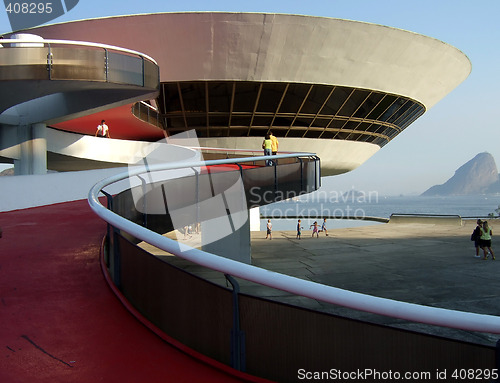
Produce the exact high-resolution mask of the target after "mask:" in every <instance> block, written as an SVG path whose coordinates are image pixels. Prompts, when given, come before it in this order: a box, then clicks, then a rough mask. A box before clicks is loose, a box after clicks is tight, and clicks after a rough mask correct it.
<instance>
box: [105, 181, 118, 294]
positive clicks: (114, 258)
mask: <svg viewBox="0 0 500 383" xmlns="http://www.w3.org/2000/svg"><path fill="white" fill-rule="evenodd" d="M101 193H102V194H104V195H105V197H106V199H107V206H108V209H109V210H111V211H113V196H112V195H111V194H109V193H107V192H105V191H104V190H101ZM106 244H107V260H106V266H107V267H108V268H111V270H110V271H111V277H112V279H113V282H114V284H115V285H116V287H117V288H120V286H121V257H120V246H119V244H118V229H116V228H115V227H114V226H112V225H111V224H109V223H108V227H107V241H106Z"/></svg>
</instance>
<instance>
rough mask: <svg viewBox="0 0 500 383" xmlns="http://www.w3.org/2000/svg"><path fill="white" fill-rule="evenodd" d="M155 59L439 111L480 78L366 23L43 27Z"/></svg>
mask: <svg viewBox="0 0 500 383" xmlns="http://www.w3.org/2000/svg"><path fill="white" fill-rule="evenodd" d="M30 32H31V33H36V34H38V35H41V36H43V37H45V38H59V39H60V38H64V39H74V40H83V41H94V42H101V43H108V44H112V45H117V46H122V47H126V48H130V49H135V50H138V51H140V52H144V53H146V54H149V55H150V56H152V57H154V58H155V59H156V60H157V61H158V64H159V66H160V68H161V79H160V80H161V81H188V80H190V81H192V80H241V81H283V82H299V83H317V84H335V85H345V86H352V87H359V88H367V89H374V90H379V91H383V92H387V93H395V94H399V95H403V96H406V97H409V98H412V99H414V100H417V101H420V102H421V103H423V104H424V105H425V106H426V107H427V108H430V107H431V106H432V105H434V104H435V103H436V102H437V101H439V100H440V99H441V98H443V97H444V96H445V95H446V94H447V93H449V92H450V91H451V90H452V89H453V88H455V87H456V86H457V85H458V84H460V83H461V82H462V81H463V80H464V79H465V78H466V77H467V76H468V75H469V73H470V71H471V64H470V61H469V59H468V58H467V57H466V56H465V55H464V54H463V53H462V52H461V51H459V50H458V49H456V48H454V47H452V46H450V45H448V44H446V43H444V42H442V41H439V40H436V39H433V38H431V37H427V36H423V35H419V34H416V33H412V32H408V31H404V30H400V29H396V28H391V27H386V26H382V25H376V24H369V23H363V22H357V21H349V20H341V19H332V18H324V17H311V16H298V15H283V14H261V13H222V12H221V13H213V12H202V13H156V14H149V15H133V16H124V17H109V18H102V19H92V20H86V21H78V22H72V23H66V24H56V25H52V26H45V27H39V28H34V29H33V30H30Z"/></svg>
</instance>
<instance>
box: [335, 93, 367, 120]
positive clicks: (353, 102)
mask: <svg viewBox="0 0 500 383" xmlns="http://www.w3.org/2000/svg"><path fill="white" fill-rule="evenodd" d="M368 95H369V92H368V91H366V90H360V89H358V90H355V91H354V92H352V94H351V95H350V97H349V98H348V99H347V101H346V102H345V103H344V105H343V106H342V108H341V109H340V110H339V112H338V113H337V114H338V115H339V116H346V117H351V116H352V115H353V114H354V112H355V111H356V110H357V109H358V107H359V105H361V104H362V103H363V101H365V100H366V98H367V97H368Z"/></svg>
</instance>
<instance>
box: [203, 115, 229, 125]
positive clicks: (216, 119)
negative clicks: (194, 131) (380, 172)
mask: <svg viewBox="0 0 500 383" xmlns="http://www.w3.org/2000/svg"><path fill="white" fill-rule="evenodd" d="M208 119H209V123H210V125H211V126H213V125H215V126H229V114H225V115H213V114H210V115H209V117H208Z"/></svg>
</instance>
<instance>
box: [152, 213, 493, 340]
mask: <svg viewBox="0 0 500 383" xmlns="http://www.w3.org/2000/svg"><path fill="white" fill-rule="evenodd" d="M490 223H491V224H492V225H491V226H492V230H493V233H494V234H495V233H498V232H499V230H500V222H495V221H490ZM474 227H475V221H473V220H463V221H462V225H458V224H435V223H430V224H423V223H397V224H396V223H389V224H374V225H373V226H363V227H358V228H346V229H336V230H330V231H329V236H328V237H327V236H325V235H324V234H323V233H320V237H319V238H316V237H315V238H311V233H312V232H311V231H309V230H304V231H303V234H302V239H301V240H297V239H295V237H296V233H295V231H279V232H278V231H275V232H274V233H273V239H272V240H266V239H265V232H253V233H252V258H253V260H252V262H253V264H254V265H255V266H259V267H262V268H266V269H269V270H273V271H277V272H281V273H285V274H289V275H293V276H296V277H298V278H304V279H309V280H312V281H315V282H319V283H324V284H327V285H331V286H335V287H339V288H342V289H347V290H351V291H356V292H360V293H365V294H370V295H375V296H380V297H384V298H390V299H395V300H401V301H407V302H412V303H417V304H422V305H428V306H436V307H441V308H447V309H454V310H461V311H470V312H476V313H481V314H491V315H500V296H499V294H498V291H499V290H500V278H499V271H500V248H498V257H497V260H496V261H492V260H491V257H490V258H489V259H488V260H487V261H484V260H482V259H480V258H474V254H475V250H474V244H473V242H471V241H470V234H471V232H472V230H473V229H474ZM193 241H196V235H194V236H193ZM495 242H496V241H495V238H493V250H494V251H495ZM148 250H150V251H151V249H148ZM165 259H167V260H168V261H169V262H172V263H175V264H176V265H179V266H181V267H183V268H185V269H186V270H188V271H190V272H193V273H195V274H197V275H200V276H202V277H204V278H208V279H210V280H212V281H214V282H216V283H220V284H224V285H225V279H224V276H223V275H222V274H221V273H217V272H213V271H210V270H206V269H202V268H201V267H199V266H197V265H193V264H190V263H188V262H187V261H184V260H182V259H178V258H174V257H171V256H166V257H165ZM240 283H241V289H242V292H244V293H250V294H255V295H259V296H262V297H266V298H270V299H275V300H279V301H282V302H286V303H291V304H295V305H301V306H304V307H308V308H312V309H316V310H322V311H327V312H330V313H334V314H339V315H344V316H348V317H352V318H357V319H361V320H367V321H371V322H376V323H382V324H386V325H390V326H396V327H401V328H407V329H411V330H416V331H423V332H427V333H432V334H436V335H442V336H446V337H450V338H455V339H463V340H468V341H472V342H477V343H482V344H489V345H492V344H495V343H496V341H497V340H498V339H499V338H500V336H496V335H494V334H483V333H471V332H466V331H460V330H455V329H446V328H441V327H437V326H429V325H423V324H417V323H408V322H406V321H403V320H399V319H393V318H387V317H383V316H379V315H374V314H370V313H364V312H358V311H354V310H351V309H347V308H343V307H338V306H333V305H329V304H323V303H321V302H317V301H315V300H312V299H309V298H302V297H297V296H291V295H290V294H287V293H285V292H283V291H278V290H274V289H269V288H265V287H262V286H259V285H255V284H253V283H249V282H247V281H242V280H240Z"/></svg>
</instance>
